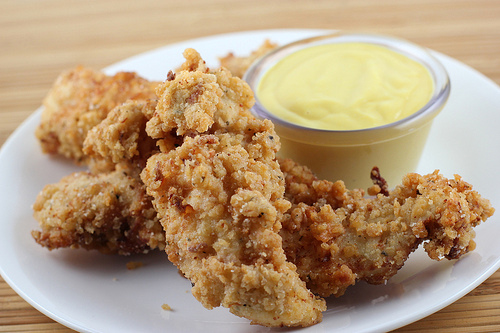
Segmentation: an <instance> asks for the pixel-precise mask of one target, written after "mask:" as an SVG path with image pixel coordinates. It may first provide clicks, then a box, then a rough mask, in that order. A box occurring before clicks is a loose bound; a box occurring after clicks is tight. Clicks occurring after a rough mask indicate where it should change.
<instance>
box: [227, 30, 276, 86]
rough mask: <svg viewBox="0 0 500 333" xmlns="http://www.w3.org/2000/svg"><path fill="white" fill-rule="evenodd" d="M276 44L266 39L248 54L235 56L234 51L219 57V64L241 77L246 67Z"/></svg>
mask: <svg viewBox="0 0 500 333" xmlns="http://www.w3.org/2000/svg"><path fill="white" fill-rule="evenodd" d="M276 47H277V44H275V43H272V42H271V41H269V40H268V39H266V40H265V41H264V43H263V44H262V45H261V46H260V47H259V48H258V49H257V50H255V51H252V53H250V54H249V55H248V56H242V57H237V56H235V55H234V53H229V54H227V55H226V56H224V57H221V58H219V61H220V64H221V66H223V67H225V68H227V69H228V70H229V71H230V72H231V74H232V75H234V76H236V77H239V78H242V77H243V75H244V74H245V72H246V71H247V70H248V68H249V67H250V66H251V65H252V63H254V62H255V60H257V59H258V58H260V57H261V56H263V55H264V54H266V53H268V52H270V51H271V50H273V49H275V48H276Z"/></svg>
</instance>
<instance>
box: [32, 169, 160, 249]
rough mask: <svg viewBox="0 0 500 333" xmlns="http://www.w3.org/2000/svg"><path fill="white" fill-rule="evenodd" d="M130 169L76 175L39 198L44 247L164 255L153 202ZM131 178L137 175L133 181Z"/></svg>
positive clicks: (51, 186)
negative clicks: (153, 251) (156, 252)
mask: <svg viewBox="0 0 500 333" xmlns="http://www.w3.org/2000/svg"><path fill="white" fill-rule="evenodd" d="M133 173H134V171H132V172H131V173H130V172H129V170H127V169H122V168H120V167H118V168H117V170H116V171H113V172H110V173H99V174H91V173H89V172H75V173H73V174H71V175H69V176H66V177H64V178H63V179H61V180H60V181H59V182H58V183H56V184H49V185H47V186H45V188H44V189H43V190H42V191H41V192H40V194H39V195H38V196H37V199H36V201H35V203H34V205H33V210H34V217H35V219H37V220H38V221H39V222H40V227H41V230H35V231H32V235H33V237H34V238H35V240H36V241H37V243H39V244H40V245H42V246H44V247H46V248H48V249H50V250H52V249H57V248H65V247H71V248H84V249H87V250H98V251H100V252H102V253H106V254H114V253H116V254H121V255H129V254H134V253H145V252H148V251H149V250H151V249H157V248H158V249H160V250H163V249H164V246H165V235H164V233H163V230H162V227H161V225H160V223H159V222H158V218H157V214H156V211H155V209H154V208H153V206H152V203H151V198H150V197H149V196H148V195H147V194H146V190H145V186H144V184H143V183H142V182H141V181H140V179H139V178H138V177H137V176H134V175H133ZM131 174H132V175H131Z"/></svg>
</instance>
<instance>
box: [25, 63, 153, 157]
mask: <svg viewBox="0 0 500 333" xmlns="http://www.w3.org/2000/svg"><path fill="white" fill-rule="evenodd" d="M157 84H158V83H157V82H150V81H148V80H146V79H143V78H141V77H139V76H138V75H137V74H135V73H129V72H120V73H117V74H116V75H114V76H107V75H105V74H104V73H102V72H100V71H94V70H91V69H88V68H84V67H82V66H78V67H76V68H75V69H73V70H70V71H66V72H64V73H62V74H61V75H60V76H59V77H58V78H57V79H56V82H55V83H54V85H53V86H52V88H51V90H50V91H49V93H48V95H47V96H46V97H45V99H44V101H43V106H44V110H43V111H42V116H41V122H40V124H39V126H38V128H37V129H36V132H35V135H36V137H37V138H38V140H39V141H40V144H41V147H42V150H43V151H44V152H45V153H48V154H60V155H62V156H65V157H67V158H69V159H72V160H73V161H75V162H76V163H78V164H85V163H86V155H85V154H84V153H83V152H82V147H83V141H84V140H85V137H86V135H87V132H88V131H89V130H90V129H91V128H92V127H94V126H95V125H97V124H99V123H100V122H101V121H102V120H103V119H104V118H105V117H106V115H107V114H108V112H109V111H111V110H112V109H113V108H114V107H115V106H117V105H120V104H122V103H124V102H125V101H127V100H148V99H154V98H156V95H155V90H154V89H155V87H156V86H157Z"/></svg>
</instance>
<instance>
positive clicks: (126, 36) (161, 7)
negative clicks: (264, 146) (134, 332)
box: [0, 0, 500, 332]
mask: <svg viewBox="0 0 500 333" xmlns="http://www.w3.org/2000/svg"><path fill="white" fill-rule="evenodd" d="M0 13H1V14H0V27H1V28H0V46H1V51H0V145H1V144H3V143H4V142H5V140H6V139H7V138H8V136H9V135H10V134H11V133H12V132H13V131H14V130H15V128H16V127H17V126H19V124H20V123H21V122H22V121H23V120H25V119H26V118H27V117H28V116H29V115H30V114H31V113H33V111H34V110H36V108H38V107H39V106H40V103H41V100H42V98H43V97H44V95H45V94H46V93H47V91H48V89H49V88H50V86H51V84H52V82H53V80H54V79H55V77H56V76H57V75H58V74H59V73H60V72H61V71H62V70H64V69H67V68H71V67H73V66H75V65H77V64H84V65H87V66H90V67H94V68H102V67H105V66H107V65H110V64H112V63H114V62H116V61H119V60H121V59H124V58H126V57H129V56H132V55H135V54H138V53H141V52H144V51H148V50H151V49H154V48H157V47H160V46H163V45H166V44H169V43H174V42H177V41H181V40H186V39H189V38H195V37H202V36H207V35H212V34H218V33H226V32H233V31H243V30H258V29H274V28H327V29H341V30H351V31H365V32H366V31H367V32H376V33H385V34H391V35H396V36H400V37H403V38H407V39H410V40H412V41H414V42H416V43H418V44H421V45H423V46H427V47H430V48H432V49H434V50H437V51H439V52H442V53H444V54H447V55H449V56H451V57H453V58H455V59H458V60H460V61H462V62H464V63H466V64H468V65H469V66H472V67H474V68H475V69H477V70H478V71H480V72H481V73H483V74H484V75H486V76H487V77H489V78H490V79H491V80H493V81H494V82H496V83H497V84H500V56H499V55H500V1H498V0H476V1H472V0H468V1H465V0H405V1H401V0H378V1H370V0H350V1H331V0H316V1H314V2H312V1H299V0H292V1H285V0H282V1H275V0H252V1H248V0H231V1H230V0H213V1H205V0H193V1H174V0H167V1H153V0H142V1H132V0H123V1H120V2H117V1H112V0H90V1H83V0H74V1H63V0H44V1H38V0H2V1H1V2H0ZM1 255H6V254H1ZM457 331H460V332H500V272H496V273H495V274H493V275H492V276H491V277H490V278H489V279H487V280H486V281H485V282H484V283H483V284H481V285H480V286H479V287H478V288H476V289H475V290H473V291H472V292H470V293H469V294H468V295H467V296H465V297H463V298H462V299H460V300H458V301H457V302H455V303H453V304H451V305H450V306H448V307H446V308H444V309H442V310H441V311H439V312H437V313H435V314H433V315H430V316H429V317H427V318H425V319H422V320H420V321H418V322H416V323H413V324H411V325H408V326H406V327H403V328H401V329H399V330H397V332H457ZM0 332H72V331H71V330H69V329H67V328H65V327H64V326H62V325H60V324H58V323H56V322H54V321H53V320H51V319H49V318H48V317H46V316H45V315H43V314H42V313H40V312H38V311H37V310H35V309H34V308H33V307H31V306H30V305H29V304H28V303H26V302H25V301H24V300H23V299H22V298H21V297H19V296H18V295H17V294H16V293H15V292H14V291H13V290H12V289H11V288H10V287H9V286H8V285H7V283H6V282H5V281H4V280H1V279H0Z"/></svg>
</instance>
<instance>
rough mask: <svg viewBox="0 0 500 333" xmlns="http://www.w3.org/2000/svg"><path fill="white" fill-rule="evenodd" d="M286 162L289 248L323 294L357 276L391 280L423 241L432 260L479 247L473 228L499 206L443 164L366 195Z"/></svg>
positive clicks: (285, 237)
mask: <svg viewBox="0 0 500 333" xmlns="http://www.w3.org/2000/svg"><path fill="white" fill-rule="evenodd" d="M280 164H281V168H282V170H283V172H284V174H285V179H286V186H287V190H286V198H287V199H288V200H290V201H291V202H292V208H291V209H290V210H289V212H288V213H287V214H285V218H284V220H283V221H282V223H283V229H282V230H281V232H280V235H281V236H282V237H283V244H284V248H285V252H286V254H287V258H288V259H289V260H290V261H292V262H293V263H295V264H296V265H297V268H298V271H299V274H300V275H301V278H302V279H303V280H304V281H306V282H307V286H308V287H309V288H310V289H311V290H312V291H313V292H314V293H317V294H319V295H321V296H324V297H327V296H329V295H332V294H333V295H336V296H340V295H342V294H343V293H344V291H345V289H346V288H347V287H349V286H350V285H352V284H354V283H355V281H356V280H365V281H367V282H369V283H373V284H379V283H384V282H386V281H387V280H388V279H389V278H390V277H392V276H393V275H394V274H396V272H397V271H398V270H399V269H400V268H401V267H402V266H403V264H404V262H405V261H406V259H407V258H408V256H409V255H410V254H411V253H412V252H413V251H414V250H415V249H416V248H417V247H418V246H419V245H420V244H422V243H423V244H424V248H425V250H426V251H427V253H428V255H429V257H431V258H432V259H435V260H441V259H444V258H446V259H458V258H459V257H461V256H462V255H464V254H466V253H467V252H469V251H470V250H473V249H474V247H475V243H474V241H473V238H474V235H475V234H474V230H473V228H474V227H475V226H477V225H478V224H479V223H480V222H481V221H485V220H486V219H487V218H488V217H490V216H491V215H492V214H493V212H494V209H493V207H492V206H491V204H490V202H489V201H488V200H486V199H484V198H482V197H481V196H480V195H479V194H478V193H477V192H476V191H473V190H472V186H471V185H470V184H468V183H466V182H464V181H463V180H462V179H461V178H460V177H459V176H455V177H454V178H453V179H447V178H445V177H444V176H442V175H440V174H439V173H438V171H435V172H434V173H431V174H429V175H425V176H421V175H418V174H415V173H410V174H407V175H406V176H405V177H404V178H403V181H402V184H401V185H398V186H396V188H395V189H393V190H392V191H390V192H389V194H388V195H387V196H385V195H382V194H378V195H377V196H375V197H366V196H365V195H364V192H363V191H362V190H351V191H349V190H347V189H346V188H345V186H344V183H343V182H342V181H337V182H335V183H332V182H329V181H324V180H318V179H317V178H316V177H315V176H314V175H313V174H312V173H311V171H310V170H309V169H307V168H306V167H303V166H299V165H297V164H296V163H295V162H293V161H291V160H282V161H280Z"/></svg>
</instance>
